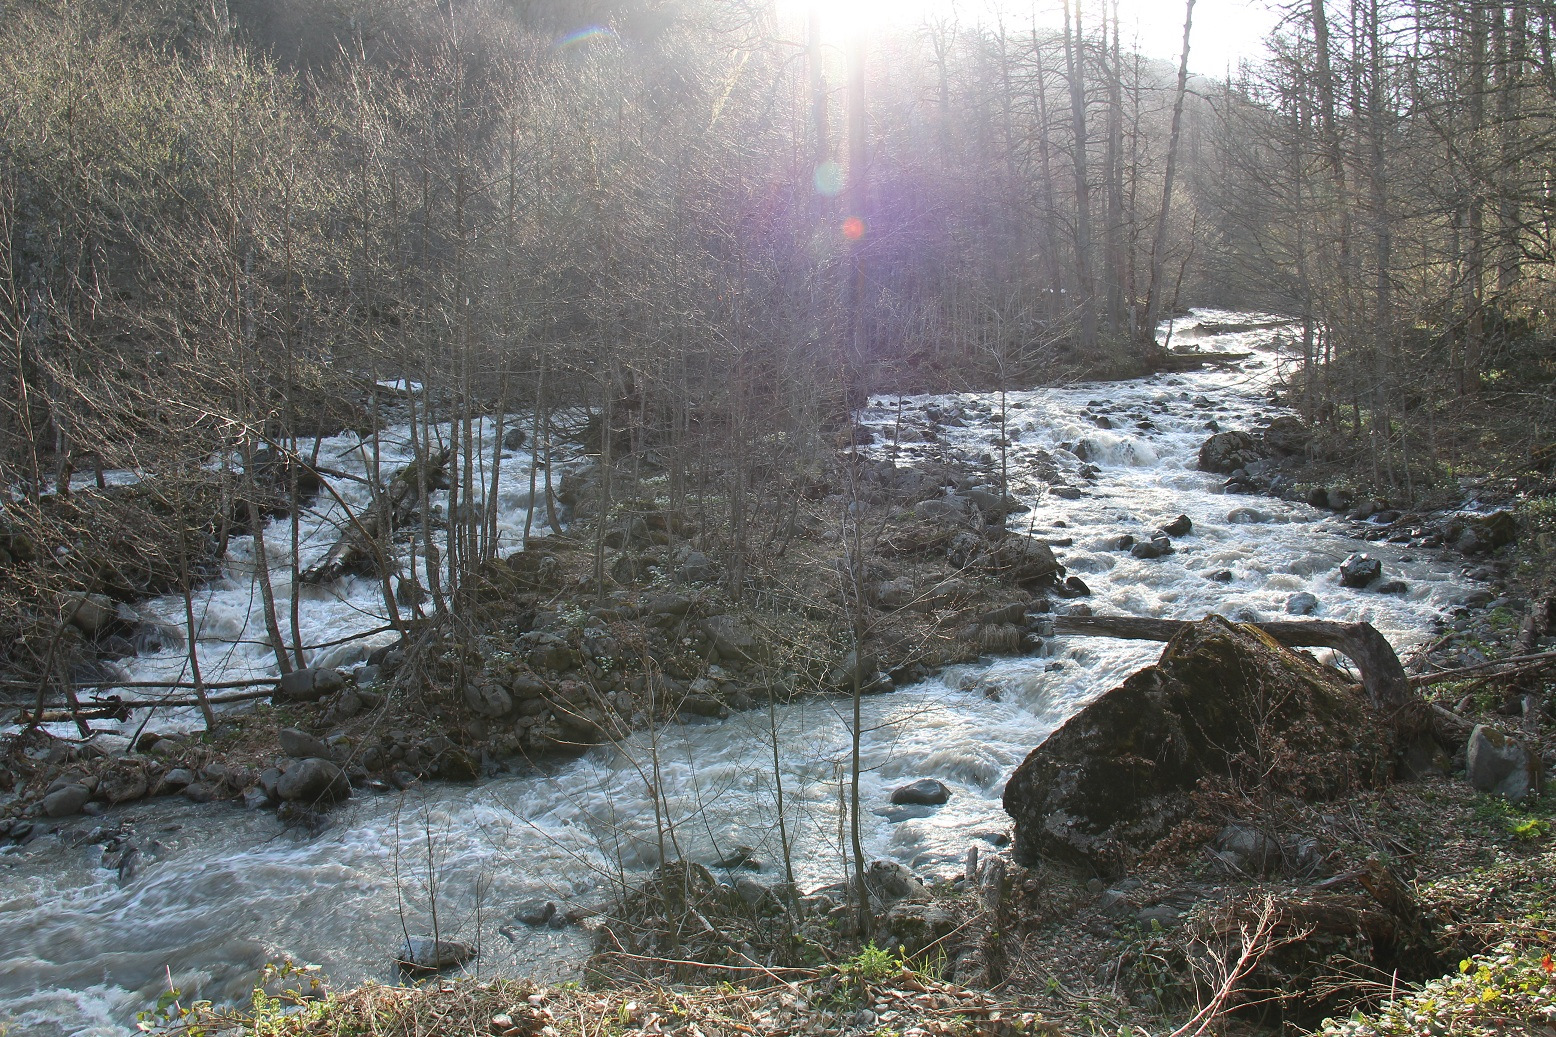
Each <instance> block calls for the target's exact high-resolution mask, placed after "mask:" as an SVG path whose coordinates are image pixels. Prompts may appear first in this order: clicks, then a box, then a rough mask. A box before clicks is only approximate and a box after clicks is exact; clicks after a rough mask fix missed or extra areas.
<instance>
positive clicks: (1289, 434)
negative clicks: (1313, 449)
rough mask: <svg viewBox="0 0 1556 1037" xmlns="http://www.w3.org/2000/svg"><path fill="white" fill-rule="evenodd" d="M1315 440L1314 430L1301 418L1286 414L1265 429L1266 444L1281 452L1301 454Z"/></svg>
mask: <svg viewBox="0 0 1556 1037" xmlns="http://www.w3.org/2000/svg"><path fill="white" fill-rule="evenodd" d="M1311 442H1313V430H1312V429H1310V428H1308V426H1307V425H1306V423H1304V422H1303V421H1302V419H1300V418H1295V417H1292V416H1291V415H1289V414H1284V415H1282V416H1280V417H1278V418H1276V419H1275V420H1274V421H1272V422H1270V427H1269V428H1267V429H1265V430H1264V445H1265V446H1266V447H1268V448H1269V449H1271V450H1273V451H1275V452H1276V453H1280V454H1300V453H1302V452H1303V451H1304V450H1306V449H1307V447H1308V444H1309V443H1311Z"/></svg>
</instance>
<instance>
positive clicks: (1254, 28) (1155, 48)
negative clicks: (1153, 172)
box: [781, 0, 1278, 77]
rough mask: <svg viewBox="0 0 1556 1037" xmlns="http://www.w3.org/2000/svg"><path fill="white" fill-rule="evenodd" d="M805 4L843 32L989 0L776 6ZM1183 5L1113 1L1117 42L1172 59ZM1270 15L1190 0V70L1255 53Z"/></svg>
mask: <svg viewBox="0 0 1556 1037" xmlns="http://www.w3.org/2000/svg"><path fill="white" fill-rule="evenodd" d="M1000 2H1001V3H1002V6H1003V7H1004V9H1005V12H1006V15H1005V16H1006V18H1007V19H1009V20H1011V21H1012V22H1014V23H1015V24H1018V25H1029V24H1030V23H1031V18H1032V12H1033V11H1034V10H1035V11H1036V13H1037V16H1038V18H1039V20H1040V21H1043V22H1045V23H1047V24H1055V25H1057V24H1059V23H1060V19H1061V18H1062V15H1061V13H1060V12H1061V11H1062V10H1063V8H1062V7H1061V6H1060V0H1000ZM1105 2H1109V3H1111V0H1105ZM811 3H818V4H819V7H820V9H821V12H822V18H823V21H824V23H825V24H826V25H827V28H828V30H830V31H832V32H847V31H848V29H849V27H850V26H851V25H853V24H859V23H862V24H864V25H865V26H867V27H868V26H872V25H882V24H893V25H902V24H903V23H912V22H916V21H918V20H920V19H922V18H924V17H926V16H935V15H939V14H944V13H948V12H949V13H954V14H955V16H956V17H957V18H958V19H960V20H965V21H968V22H973V21H977V20H979V19H980V18H983V17H987V16H988V12H989V11H990V10H991V9H992V8H993V6H994V3H995V0H783V2H782V4H781V6H783V7H787V8H789V9H791V10H795V11H796V12H798V11H802V10H804V9H806V8H807V7H808V6H809V5H810V4H811ZM1083 3H1084V4H1085V9H1086V12H1087V16H1088V17H1089V18H1092V19H1095V17H1096V15H1095V12H1096V11H1097V10H1099V0H1083ZM1183 6H1184V5H1183V0H1118V8H1119V15H1120V17H1121V19H1122V21H1123V38H1122V43H1123V46H1124V47H1125V48H1126V49H1129V48H1130V47H1131V44H1132V43H1133V45H1134V46H1135V47H1136V48H1137V49H1138V50H1139V51H1140V52H1141V53H1142V54H1146V55H1148V56H1150V57H1153V58H1160V59H1162V60H1164V61H1171V62H1173V63H1176V62H1177V59H1178V53H1179V51H1180V49H1181V47H1182V44H1183ZM1277 20H1278V15H1277V14H1276V13H1274V12H1273V11H1271V10H1270V9H1269V7H1268V5H1267V0H1196V3H1195V5H1194V31H1193V34H1192V36H1191V37H1190V43H1191V46H1190V48H1189V69H1190V70H1191V71H1193V72H1197V73H1200V74H1202V75H1207V76H1216V77H1220V76H1224V75H1225V74H1226V72H1227V70H1228V68H1235V67H1236V65H1237V63H1238V61H1239V60H1243V59H1247V60H1251V61H1257V60H1259V59H1260V58H1261V57H1262V56H1263V54H1264V47H1263V43H1262V41H1263V39H1264V37H1265V36H1266V35H1268V34H1269V32H1270V30H1271V29H1273V28H1274V27H1275V25H1276V22H1277ZM824 31H827V30H824Z"/></svg>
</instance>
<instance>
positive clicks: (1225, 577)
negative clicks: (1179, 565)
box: [1205, 569, 1237, 583]
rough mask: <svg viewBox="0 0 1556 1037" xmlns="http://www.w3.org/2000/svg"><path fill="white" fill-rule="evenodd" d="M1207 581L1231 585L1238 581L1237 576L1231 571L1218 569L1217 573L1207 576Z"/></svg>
mask: <svg viewBox="0 0 1556 1037" xmlns="http://www.w3.org/2000/svg"><path fill="white" fill-rule="evenodd" d="M1205 579H1207V580H1212V581H1214V582H1216V583H1231V582H1232V581H1233V580H1235V579H1237V575H1236V574H1235V573H1233V572H1232V570H1230V569H1217V570H1216V571H1215V572H1213V573H1210V574H1209V575H1208V576H1206V577H1205Z"/></svg>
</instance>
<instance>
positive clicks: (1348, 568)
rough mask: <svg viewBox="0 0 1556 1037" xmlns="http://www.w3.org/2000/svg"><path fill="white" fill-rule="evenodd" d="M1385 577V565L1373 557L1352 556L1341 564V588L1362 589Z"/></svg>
mask: <svg viewBox="0 0 1556 1037" xmlns="http://www.w3.org/2000/svg"><path fill="white" fill-rule="evenodd" d="M1382 575H1383V563H1382V562H1380V561H1378V560H1377V559H1376V558H1374V557H1372V556H1371V555H1364V554H1352V555H1350V556H1348V557H1347V558H1346V559H1345V561H1343V562H1341V563H1340V586H1342V587H1355V588H1361V587H1365V586H1367V585H1368V584H1369V583H1372V582H1373V581H1374V580H1376V579H1378V578H1379V577H1381V576H1382Z"/></svg>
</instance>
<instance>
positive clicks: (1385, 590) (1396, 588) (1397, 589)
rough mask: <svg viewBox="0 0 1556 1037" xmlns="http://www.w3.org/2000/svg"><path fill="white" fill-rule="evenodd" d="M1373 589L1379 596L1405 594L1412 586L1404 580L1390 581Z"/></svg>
mask: <svg viewBox="0 0 1556 1037" xmlns="http://www.w3.org/2000/svg"><path fill="white" fill-rule="evenodd" d="M1373 589H1374V590H1376V591H1377V592H1378V593H1379V594H1404V593H1406V592H1407V591H1409V590H1410V585H1409V584H1408V583H1406V582H1405V581H1404V580H1389V581H1387V582H1386V583H1380V584H1378V585H1377V586H1376V587H1375V588H1373Z"/></svg>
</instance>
